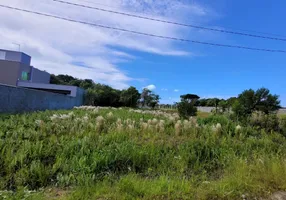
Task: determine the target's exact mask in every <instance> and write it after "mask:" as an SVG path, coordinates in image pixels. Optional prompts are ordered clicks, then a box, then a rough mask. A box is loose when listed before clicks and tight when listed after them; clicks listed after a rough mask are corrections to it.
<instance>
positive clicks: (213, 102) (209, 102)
mask: <svg viewBox="0 0 286 200" xmlns="http://www.w3.org/2000/svg"><path fill="white" fill-rule="evenodd" d="M236 99H237V97H231V98H229V99H226V100H225V99H219V98H207V99H199V100H197V101H196V106H201V107H217V106H219V104H222V103H223V104H229V105H232V104H233V102H235V100H236Z"/></svg>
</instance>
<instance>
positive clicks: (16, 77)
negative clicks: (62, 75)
mask: <svg viewBox="0 0 286 200" xmlns="http://www.w3.org/2000/svg"><path fill="white" fill-rule="evenodd" d="M0 84H5V85H11V86H17V87H24V88H29V89H35V90H43V91H48V92H53V93H59V94H64V95H68V96H72V97H76V96H77V94H82V93H83V90H82V89H81V88H78V87H75V86H67V85H55V84H50V74H49V73H48V72H45V71H41V70H39V69H37V68H35V67H33V66H31V56H29V55H27V54H25V53H22V52H17V51H9V50H3V49H0Z"/></svg>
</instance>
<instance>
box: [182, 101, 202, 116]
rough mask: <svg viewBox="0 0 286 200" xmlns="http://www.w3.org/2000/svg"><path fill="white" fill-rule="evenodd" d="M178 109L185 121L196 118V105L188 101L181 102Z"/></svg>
mask: <svg viewBox="0 0 286 200" xmlns="http://www.w3.org/2000/svg"><path fill="white" fill-rule="evenodd" d="M177 109H178V113H179V115H180V117H181V118H184V119H188V118H189V117H191V116H196V115H197V111H198V110H197V108H196V107H195V106H194V104H192V103H189V102H188V101H186V100H181V102H180V103H178V104H177Z"/></svg>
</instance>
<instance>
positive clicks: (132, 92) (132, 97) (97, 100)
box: [50, 74, 160, 107]
mask: <svg viewBox="0 0 286 200" xmlns="http://www.w3.org/2000/svg"><path fill="white" fill-rule="evenodd" d="M50 83H51V84H61V85H72V86H77V87H80V88H83V89H85V90H86V94H85V98H84V103H85V105H91V106H110V107H137V106H138V105H141V106H149V107H155V106H157V105H158V103H159V99H160V97H159V96H158V95H156V94H154V93H153V92H152V91H150V90H148V89H143V91H142V93H140V92H139V91H138V90H137V89H136V88H135V87H129V88H128V89H125V90H117V89H114V88H112V87H110V86H108V85H104V84H100V83H94V81H93V80H91V79H77V78H74V77H72V76H69V75H57V76H56V75H53V74H52V75H51V81H50Z"/></svg>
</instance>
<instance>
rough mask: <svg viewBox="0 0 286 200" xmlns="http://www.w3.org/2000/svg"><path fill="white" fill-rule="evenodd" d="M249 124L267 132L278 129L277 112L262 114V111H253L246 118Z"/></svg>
mask: <svg viewBox="0 0 286 200" xmlns="http://www.w3.org/2000/svg"><path fill="white" fill-rule="evenodd" d="M248 123H249V125H250V126H253V127H255V128H258V129H265V130H266V131H267V132H270V131H279V130H280V127H279V118H278V116H277V114H268V115H266V114H264V113H262V112H254V113H252V115H251V117H250V118H249V120H248Z"/></svg>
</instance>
